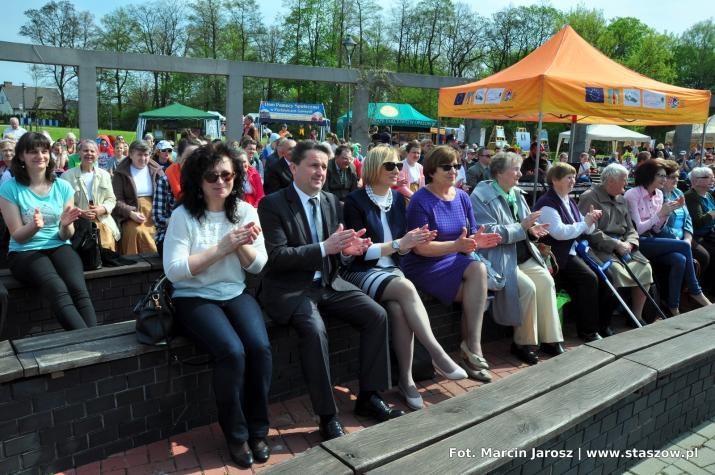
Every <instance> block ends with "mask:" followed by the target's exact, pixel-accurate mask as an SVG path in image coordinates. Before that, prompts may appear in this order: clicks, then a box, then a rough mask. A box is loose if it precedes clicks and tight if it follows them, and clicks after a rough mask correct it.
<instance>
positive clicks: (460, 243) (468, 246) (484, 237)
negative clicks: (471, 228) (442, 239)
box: [454, 226, 501, 254]
mask: <svg viewBox="0 0 715 475" xmlns="http://www.w3.org/2000/svg"><path fill="white" fill-rule="evenodd" d="M454 243H455V245H456V247H457V252H461V253H464V254H469V253H471V252H474V251H476V250H477V248H482V249H484V248H490V247H495V246H498V245H499V243H501V236H500V235H499V234H497V233H485V232H484V226H479V229H477V232H476V233H474V234H472V235H471V236H468V235H467V228H462V234H460V235H459V237H458V238H457V239H456V240H455V241H454Z"/></svg>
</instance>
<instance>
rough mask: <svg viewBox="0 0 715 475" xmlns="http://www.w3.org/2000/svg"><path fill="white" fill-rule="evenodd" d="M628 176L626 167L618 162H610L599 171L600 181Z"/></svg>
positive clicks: (604, 181)
mask: <svg viewBox="0 0 715 475" xmlns="http://www.w3.org/2000/svg"><path fill="white" fill-rule="evenodd" d="M627 176H628V169H627V168H626V167H624V166H623V165H621V164H620V163H611V164H610V165H608V166H607V167H606V168H604V169H603V170H602V171H601V183H606V182H607V181H608V180H611V179H616V178H623V177H627Z"/></svg>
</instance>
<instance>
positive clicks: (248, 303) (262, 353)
mask: <svg viewBox="0 0 715 475" xmlns="http://www.w3.org/2000/svg"><path fill="white" fill-rule="evenodd" d="M174 306H175V307H176V320H177V322H178V323H179V325H180V326H181V328H182V329H183V331H184V333H185V334H186V336H187V337H189V338H190V339H191V340H193V341H194V343H196V345H197V346H199V347H200V348H202V349H203V350H205V351H206V352H208V353H210V354H211V355H212V356H213V357H214V374H213V386H214V394H215V395H216V407H217V408H218V422H219V425H220V426H221V430H222V431H223V433H224V436H225V437H226V440H228V441H230V442H239V443H240V442H244V441H246V440H248V439H249V438H250V439H261V438H264V437H266V436H267V435H268V390H269V388H270V386H271V371H272V369H273V363H272V359H271V345H270V343H269V342H268V334H267V333H266V325H265V323H264V321H263V314H262V313H261V308H260V307H259V306H258V303H257V302H256V300H255V299H254V298H253V297H251V296H250V295H248V294H241V295H239V296H238V297H235V298H232V299H230V300H224V301H218V300H207V299H203V298H199V297H177V298H175V299H174Z"/></svg>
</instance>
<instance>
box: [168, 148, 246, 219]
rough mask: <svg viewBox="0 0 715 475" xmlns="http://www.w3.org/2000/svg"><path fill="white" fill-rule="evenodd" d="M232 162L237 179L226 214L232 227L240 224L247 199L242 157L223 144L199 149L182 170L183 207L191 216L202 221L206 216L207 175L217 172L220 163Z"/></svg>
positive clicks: (225, 206)
mask: <svg viewBox="0 0 715 475" xmlns="http://www.w3.org/2000/svg"><path fill="white" fill-rule="evenodd" d="M224 158H228V159H229V161H230V162H231V166H232V167H233V171H234V172H236V176H235V177H234V178H233V188H232V189H231V194H230V195H229V196H228V197H227V198H226V202H225V203H224V210H225V211H226V218H227V219H228V220H229V221H231V222H232V223H237V222H238V220H239V216H238V215H237V213H236V209H237V208H238V203H239V201H240V200H241V198H243V178H244V175H245V172H244V171H243V167H241V166H240V165H239V163H238V154H237V153H236V151H235V150H233V149H232V148H231V147H229V146H227V145H226V144H225V143H223V142H219V143H209V144H207V145H202V146H201V147H199V148H197V149H196V150H194V151H193V152H191V155H189V156H188V157H187V159H186V161H185V162H184V165H183V166H182V167H181V191H182V192H183V197H182V198H181V203H180V204H182V205H184V208H186V211H188V212H189V214H190V215H191V216H193V217H194V218H196V219H198V220H200V219H201V218H203V217H204V213H205V212H206V200H205V199H204V195H203V192H202V191H201V184H202V183H203V180H204V178H203V177H204V173H206V172H208V171H211V170H213V168H214V167H215V166H216V164H217V163H218V162H220V161H221V160H223V159H224Z"/></svg>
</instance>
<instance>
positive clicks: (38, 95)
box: [0, 81, 77, 116]
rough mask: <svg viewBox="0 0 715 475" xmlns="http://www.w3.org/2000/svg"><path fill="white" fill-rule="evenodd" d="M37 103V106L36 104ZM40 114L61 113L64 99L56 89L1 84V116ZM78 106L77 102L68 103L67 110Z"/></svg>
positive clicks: (9, 83)
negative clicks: (27, 113) (33, 112)
mask: <svg viewBox="0 0 715 475" xmlns="http://www.w3.org/2000/svg"><path fill="white" fill-rule="evenodd" d="M36 102H37V104H36ZM35 106H37V112H38V113H43V112H44V113H47V112H61V111H62V98H61V97H60V92H59V90H58V89H57V88H55V87H32V86H22V85H20V86H18V85H15V84H13V83H12V82H9V81H5V82H4V83H2V84H0V115H18V116H19V115H22V113H23V111H24V112H30V111H34V110H35ZM76 106H77V101H68V102H67V108H68V109H72V108H75V107H76Z"/></svg>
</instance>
